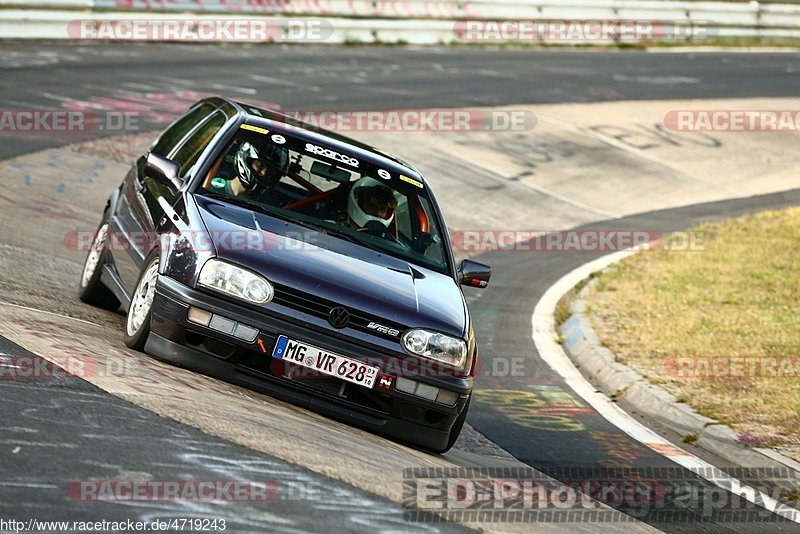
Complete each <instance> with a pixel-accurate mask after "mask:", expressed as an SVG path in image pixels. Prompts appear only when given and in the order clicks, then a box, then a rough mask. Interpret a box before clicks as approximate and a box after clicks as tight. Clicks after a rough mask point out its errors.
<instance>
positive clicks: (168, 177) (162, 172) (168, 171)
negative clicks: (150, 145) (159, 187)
mask: <svg viewBox="0 0 800 534" xmlns="http://www.w3.org/2000/svg"><path fill="white" fill-rule="evenodd" d="M180 172H181V166H180V164H178V163H175V162H174V161H172V160H171V159H167V158H165V157H163V156H159V155H158V154H153V153H152V152H150V153H149V154H148V155H147V161H146V162H145V164H144V175H145V176H147V177H148V178H152V179H153V180H156V181H157V182H160V183H162V184H164V185H167V186H170V187H174V188H175V189H180V188H181V186H182V185H183V180H181V179H180V178H179V177H178V173H180Z"/></svg>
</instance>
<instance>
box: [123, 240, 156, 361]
mask: <svg viewBox="0 0 800 534" xmlns="http://www.w3.org/2000/svg"><path fill="white" fill-rule="evenodd" d="M158 263H159V254H158V251H157V250H156V251H153V252H151V253H150V255H149V256H148V257H147V259H146V260H145V261H144V268H143V269H142V272H141V273H139V279H138V280H137V281H136V288H135V289H134V291H133V294H131V305H130V306H129V307H128V316H127V317H126V318H125V344H126V345H127V346H128V347H130V348H132V349H134V350H138V351H144V346H145V344H146V343H147V338H148V337H150V320H151V318H152V316H153V301H152V293H149V292H150V291H152V292H155V284H156V281H157V280H158ZM153 269H155V278H152V276H153ZM148 294H149V296H148ZM148 298H149V302H148ZM137 299H144V300H143V301H139V300H137ZM140 305H142V306H143V307H139V306H140ZM139 319H140V320H141V321H140V322H138V320H139ZM137 322H138V324H137Z"/></svg>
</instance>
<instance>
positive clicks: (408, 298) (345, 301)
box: [195, 196, 467, 337]
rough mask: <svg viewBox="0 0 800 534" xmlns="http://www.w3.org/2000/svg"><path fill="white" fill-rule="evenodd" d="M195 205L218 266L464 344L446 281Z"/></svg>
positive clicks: (212, 205) (293, 230)
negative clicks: (234, 268) (256, 275)
mask: <svg viewBox="0 0 800 534" xmlns="http://www.w3.org/2000/svg"><path fill="white" fill-rule="evenodd" d="M195 199H196V201H197V205H198V208H199V212H200V216H201V217H202V219H203V222H204V223H205V225H206V228H207V229H208V231H209V234H210V238H211V240H212V242H213V243H214V246H215V249H216V252H217V256H218V257H219V258H221V259H225V260H228V261H230V262H233V263H236V264H239V265H242V266H244V267H247V268H249V269H251V270H253V271H255V272H258V273H260V274H262V275H264V276H265V277H266V278H267V279H268V280H270V281H271V282H273V283H275V284H276V285H278V286H281V285H283V286H287V287H290V288H293V289H295V290H298V291H303V292H306V293H310V294H313V295H316V296H317V297H320V298H323V299H327V300H329V301H333V302H336V303H338V304H340V305H342V306H344V307H346V308H350V309H351V310H359V311H361V312H364V313H365V314H366V315H368V316H370V317H373V318H374V320H375V322H378V323H379V322H380V321H381V319H383V320H386V321H390V322H394V323H398V324H400V325H404V326H406V327H409V328H413V327H421V328H430V329H433V330H437V331H440V332H443V333H448V334H451V335H455V336H459V337H463V336H464V334H465V331H466V322H467V316H466V311H465V310H466V307H465V303H464V297H463V295H462V293H461V289H460V288H459V286H458V285H457V284H456V282H455V281H454V280H453V279H452V278H451V277H449V276H446V275H443V274H441V273H437V272H435V271H431V270H430V269H426V268H424V267H421V266H417V265H413V264H410V263H409V262H406V261H404V260H402V259H399V258H395V257H393V256H389V255H387V254H383V253H380V252H377V251H374V250H371V249H369V248H366V247H362V246H360V245H358V244H357V243H351V242H349V241H346V240H344V239H340V238H338V237H335V236H332V235H328V234H325V233H322V232H317V231H316V230H312V229H309V228H305V227H302V226H298V225H295V224H293V223H291V222H287V221H284V220H282V219H279V218H276V217H271V216H269V215H266V214H261V213H254V212H252V211H250V210H248V209H245V208H240V207H238V206H234V205H231V204H227V203H223V202H220V201H217V200H215V199H210V198H207V197H202V196H198V197H195ZM242 234H243V235H244V237H242ZM234 236H236V237H234ZM245 243H249V249H248V246H247V245H245ZM278 289H279V287H278Z"/></svg>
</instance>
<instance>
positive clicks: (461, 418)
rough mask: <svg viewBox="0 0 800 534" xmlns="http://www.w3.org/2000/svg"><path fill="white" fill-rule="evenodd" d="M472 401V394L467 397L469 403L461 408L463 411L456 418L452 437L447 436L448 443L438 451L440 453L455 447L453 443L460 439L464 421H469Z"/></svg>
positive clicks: (451, 430)
mask: <svg viewBox="0 0 800 534" xmlns="http://www.w3.org/2000/svg"><path fill="white" fill-rule="evenodd" d="M470 402H472V395H471V394H470V396H469V398H468V399H467V403H466V404H465V405H464V409H463V410H461V413H460V414H458V418H457V419H456V421H455V423H453V428H451V429H450V437H449V438H447V445H445V447H444V449H442V450H440V451H436V452H438V453H439V454H444V453H446V452H447V451H449V450H450V449H452V448H453V445H455V444H456V440H458V436H459V435H460V434H461V429H462V428H464V423H465V422H466V421H467V412H468V411H469V403H470Z"/></svg>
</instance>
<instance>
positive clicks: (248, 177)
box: [208, 141, 289, 199]
mask: <svg viewBox="0 0 800 534" xmlns="http://www.w3.org/2000/svg"><path fill="white" fill-rule="evenodd" d="M233 163H234V170H235V177H234V178H233V179H230V180H226V179H224V178H220V177H217V178H213V179H211V181H210V183H209V184H208V185H210V186H211V188H212V189H214V190H216V191H221V192H225V193H227V194H229V195H235V196H247V197H250V198H254V199H258V197H259V196H261V195H262V194H263V193H265V192H268V191H270V190H272V189H273V188H274V187H275V186H276V185H277V184H278V182H279V181H280V179H281V178H283V177H284V176H285V175H286V172H287V171H288V169H289V152H288V151H287V150H286V148H284V147H281V146H277V145H273V144H271V143H268V142H264V143H261V144H255V143H252V142H250V141H243V142H242V143H241V144H240V145H239V148H238V149H237V150H236V154H235V156H234V162H233Z"/></svg>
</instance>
